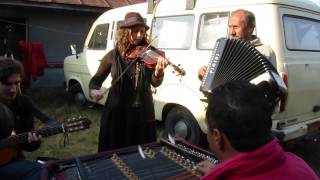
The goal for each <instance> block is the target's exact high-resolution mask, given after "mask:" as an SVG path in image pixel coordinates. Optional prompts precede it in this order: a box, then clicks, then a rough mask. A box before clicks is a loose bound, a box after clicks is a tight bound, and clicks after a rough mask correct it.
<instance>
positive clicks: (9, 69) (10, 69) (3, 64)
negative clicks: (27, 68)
mask: <svg viewBox="0 0 320 180" xmlns="http://www.w3.org/2000/svg"><path fill="white" fill-rule="evenodd" d="M13 74H21V76H23V75H24V72H23V66H22V64H21V63H20V62H19V61H17V60H15V59H10V58H5V57H0V81H1V82H3V83H6V82H7V80H8V78H9V77H10V76H11V75H13Z"/></svg>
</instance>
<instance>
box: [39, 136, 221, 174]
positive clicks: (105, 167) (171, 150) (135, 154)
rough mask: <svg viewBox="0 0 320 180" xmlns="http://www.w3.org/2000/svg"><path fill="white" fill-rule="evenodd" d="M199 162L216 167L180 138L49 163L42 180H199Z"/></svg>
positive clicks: (201, 151) (210, 157) (205, 154)
mask: <svg viewBox="0 0 320 180" xmlns="http://www.w3.org/2000/svg"><path fill="white" fill-rule="evenodd" d="M203 160H209V161H210V162H212V163H214V164H217V162H218V160H217V159H216V158H215V157H214V155H213V154H211V153H210V152H208V151H206V150H204V149H201V148H199V147H197V146H194V145H192V144H190V143H188V142H186V141H184V140H182V139H176V140H175V142H174V143H172V142H169V141H167V140H165V139H162V140H161V141H160V142H159V143H150V144H144V145H141V146H138V148H137V146H131V147H127V148H122V149H117V150H112V151H106V152H100V153H97V154H93V155H86V156H82V157H75V158H70V159H66V160H58V161H49V162H48V163H47V164H46V166H45V168H44V170H43V172H42V177H41V179H42V180H53V179H55V180H58V179H59V180H83V179H97V180H99V179H103V180H108V179H110V180H111V179H159V180H162V179H190V180H192V179H200V175H199V174H198V172H196V171H195V169H194V167H195V165H196V164H197V163H198V162H200V161H203Z"/></svg>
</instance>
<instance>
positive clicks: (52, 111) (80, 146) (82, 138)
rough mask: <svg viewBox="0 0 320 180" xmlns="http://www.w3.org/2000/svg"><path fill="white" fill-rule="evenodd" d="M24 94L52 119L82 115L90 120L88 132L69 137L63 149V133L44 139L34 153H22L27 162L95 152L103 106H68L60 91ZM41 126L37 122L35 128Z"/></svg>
mask: <svg viewBox="0 0 320 180" xmlns="http://www.w3.org/2000/svg"><path fill="white" fill-rule="evenodd" d="M26 94H27V95H28V96H29V97H31V98H32V100H33V102H34V103H35V104H36V105H37V106H38V107H39V109H40V110H41V111H42V112H44V113H45V114H47V115H48V116H49V117H51V118H53V119H56V120H58V121H61V122H64V121H65V120H66V119H68V118H72V117H79V116H80V115H81V116H86V117H88V119H90V120H91V125H90V128H89V129H85V130H81V131H78V132H74V133H70V134H69V143H68V144H67V145H66V146H64V138H63V137H64V136H63V134H57V135H54V136H51V137H48V138H44V142H43V143H42V145H41V147H40V148H39V149H38V150H37V151H34V152H30V153H28V152H26V153H25V155H26V158H27V159H35V158H37V157H39V156H44V157H54V158H59V159H65V158H69V157H72V156H79V155H85V154H92V153H95V152H96V151H97V143H98V134H99V122H100V116H101V113H102V107H96V108H93V109H89V108H87V107H79V106H77V105H74V104H71V103H68V101H67V94H66V92H65V91H64V89H63V88H33V89H31V90H29V91H28V92H27V93H26ZM44 126H45V125H44V124H42V123H41V122H40V121H37V122H36V128H41V127H44Z"/></svg>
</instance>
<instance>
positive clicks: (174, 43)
mask: <svg viewBox="0 0 320 180" xmlns="http://www.w3.org/2000/svg"><path fill="white" fill-rule="evenodd" d="M193 24H194V16H193V15H182V16H172V17H159V18H156V20H155V23H154V26H153V28H152V33H151V34H152V38H151V39H152V40H153V41H152V44H153V45H154V46H155V47H158V48H162V49H189V48H190V47H191V42H192V33H193Z"/></svg>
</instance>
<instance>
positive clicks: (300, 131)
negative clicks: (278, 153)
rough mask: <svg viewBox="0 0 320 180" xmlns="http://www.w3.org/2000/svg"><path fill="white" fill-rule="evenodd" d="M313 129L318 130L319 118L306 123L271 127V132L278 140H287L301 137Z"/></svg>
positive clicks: (313, 130)
mask: <svg viewBox="0 0 320 180" xmlns="http://www.w3.org/2000/svg"><path fill="white" fill-rule="evenodd" d="M315 131H319V132H320V119H317V120H314V121H309V122H308V123H303V124H297V125H292V126H289V127H284V128H282V129H272V130H271V133H272V134H273V135H274V136H275V137H277V138H278V139H279V140H280V141H289V140H293V139H296V138H300V137H303V136H305V135H307V134H309V133H312V132H315Z"/></svg>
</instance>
